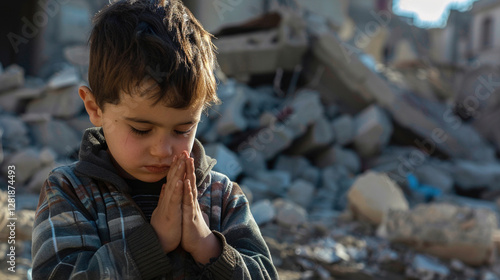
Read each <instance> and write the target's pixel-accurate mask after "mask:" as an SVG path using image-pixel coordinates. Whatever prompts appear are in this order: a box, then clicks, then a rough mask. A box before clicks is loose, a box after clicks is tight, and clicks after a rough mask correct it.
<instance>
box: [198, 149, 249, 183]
mask: <svg viewBox="0 0 500 280" xmlns="http://www.w3.org/2000/svg"><path fill="white" fill-rule="evenodd" d="M205 152H206V153H207V155H209V156H210V157H212V158H214V159H215V160H217V162H218V163H217V164H216V165H215V167H214V170H215V171H218V172H221V173H223V174H226V175H227V176H228V177H229V179H231V180H235V179H236V177H238V175H239V174H240V173H241V164H240V161H239V159H238V156H237V155H236V154H235V153H233V152H232V151H231V150H229V149H228V148H226V146H224V145H223V144H210V145H206V146H205Z"/></svg>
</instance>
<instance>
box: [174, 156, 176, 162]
mask: <svg viewBox="0 0 500 280" xmlns="http://www.w3.org/2000/svg"><path fill="white" fill-rule="evenodd" d="M176 161H177V155H175V156H174V163H175V162H176Z"/></svg>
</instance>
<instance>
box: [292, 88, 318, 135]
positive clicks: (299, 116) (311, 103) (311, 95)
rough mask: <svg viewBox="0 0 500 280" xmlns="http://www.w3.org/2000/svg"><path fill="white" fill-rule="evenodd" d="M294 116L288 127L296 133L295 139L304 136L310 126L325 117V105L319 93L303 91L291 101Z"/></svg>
mask: <svg viewBox="0 0 500 280" xmlns="http://www.w3.org/2000/svg"><path fill="white" fill-rule="evenodd" d="M290 107H291V108H292V115H291V116H290V117H289V119H287V120H286V121H285V122H286V125H287V127H289V128H291V130H292V131H293V132H294V136H295V137H294V138H296V137H298V136H300V135H302V134H303V133H304V132H305V131H306V129H307V127H308V126H309V125H310V124H313V123H314V122H315V121H317V120H318V119H320V118H321V117H322V116H323V110H324V109H323V105H322V104H321V100H320V95H319V93H318V92H317V91H313V90H308V89H303V90H300V91H299V92H297V96H295V98H294V99H293V100H292V101H291V104H290Z"/></svg>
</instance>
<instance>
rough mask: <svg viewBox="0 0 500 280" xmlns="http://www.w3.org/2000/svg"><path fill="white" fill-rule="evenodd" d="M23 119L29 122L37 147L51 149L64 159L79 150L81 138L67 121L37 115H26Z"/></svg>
mask: <svg viewBox="0 0 500 280" xmlns="http://www.w3.org/2000/svg"><path fill="white" fill-rule="evenodd" d="M25 117H26V118H25ZM23 118H24V119H25V120H27V122H28V126H29V127H30V128H31V133H32V135H33V138H34V139H35V142H36V144H37V145H39V146H41V147H49V148H51V149H52V150H53V151H54V152H56V153H57V154H58V155H59V156H62V157H69V156H70V155H71V154H73V153H75V152H76V151H78V150H79V148H80V141H81V137H80V136H79V135H78V133H77V132H76V131H75V130H73V129H72V128H71V127H70V126H69V125H68V124H66V122H65V121H62V120H56V119H50V118H48V119H47V116H46V115H37V114H26V115H24V116H23ZM37 118H38V119H37Z"/></svg>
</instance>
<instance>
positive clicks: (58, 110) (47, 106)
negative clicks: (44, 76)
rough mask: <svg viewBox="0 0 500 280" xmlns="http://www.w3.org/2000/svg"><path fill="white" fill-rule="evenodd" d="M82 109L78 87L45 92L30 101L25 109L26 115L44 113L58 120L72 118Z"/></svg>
mask: <svg viewBox="0 0 500 280" xmlns="http://www.w3.org/2000/svg"><path fill="white" fill-rule="evenodd" d="M83 108H84V105H83V101H82V100H81V98H80V97H79V96H78V86H69V87H63V88H55V89H54V90H50V91H47V92H46V94H45V95H44V96H43V97H42V98H39V99H35V100H33V101H31V102H30V103H29V104H28V106H27V107H26V113H28V114H30V113H34V114H44V113H46V114H50V115H52V116H54V117H59V118H72V117H74V116H76V115H78V114H79V113H80V112H81V111H82V110H83Z"/></svg>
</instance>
